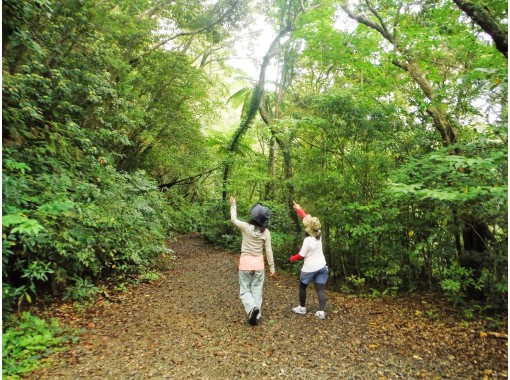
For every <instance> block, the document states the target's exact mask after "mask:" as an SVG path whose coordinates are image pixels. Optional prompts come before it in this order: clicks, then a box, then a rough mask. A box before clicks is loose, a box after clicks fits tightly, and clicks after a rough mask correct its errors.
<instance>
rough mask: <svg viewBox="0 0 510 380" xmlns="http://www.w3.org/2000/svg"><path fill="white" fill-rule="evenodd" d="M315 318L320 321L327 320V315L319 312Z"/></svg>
mask: <svg viewBox="0 0 510 380" xmlns="http://www.w3.org/2000/svg"><path fill="white" fill-rule="evenodd" d="M315 316H316V317H317V318H319V319H326V313H325V312H323V311H321V310H319V311H318V312H316V313H315Z"/></svg>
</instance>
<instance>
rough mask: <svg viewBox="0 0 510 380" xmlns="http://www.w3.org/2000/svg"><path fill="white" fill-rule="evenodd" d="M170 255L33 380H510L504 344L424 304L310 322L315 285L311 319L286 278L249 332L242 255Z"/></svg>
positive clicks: (206, 248)
mask: <svg viewBox="0 0 510 380" xmlns="http://www.w3.org/2000/svg"><path fill="white" fill-rule="evenodd" d="M170 245H171V248H172V249H174V250H175V251H176V254H177V259H176V261H175V266H174V267H173V268H172V269H170V270H168V271H166V272H165V273H164V278H162V279H160V280H158V281H157V282H155V283H152V284H142V285H140V286H136V287H132V288H130V289H129V290H128V291H126V292H123V293H122V294H121V295H120V296H119V297H121V299H122V302H119V303H115V302H109V301H108V300H104V299H103V300H101V301H100V302H98V303H97V304H96V305H95V306H94V307H93V308H92V309H91V310H89V311H87V312H86V313H83V314H82V315H80V316H75V317H74V318H73V320H72V321H65V322H67V323H70V324H73V323H74V324H75V325H76V326H79V327H83V328H84V329H85V332H84V333H83V334H82V335H81V338H80V341H79V342H78V343H77V344H76V345H75V346H73V347H72V348H70V349H69V350H68V351H66V352H64V353H61V354H58V355H56V356H55V357H54V358H53V359H52V363H51V364H50V365H49V366H48V367H47V368H44V369H41V370H38V371H36V372H34V373H32V374H31V375H29V376H27V378H31V379H52V380H54V379H69V380H71V379H72V380H74V379H116V380H118V379H133V380H136V379H179V380H180V379H255V378H257V379H285V378H289V379H376V380H384V379H505V378H507V370H508V365H507V363H508V356H507V352H508V351H507V350H508V345H507V341H506V340H505V339H497V338H491V336H490V335H488V336H485V334H483V331H482V327H481V326H480V327H476V326H478V325H476V324H470V325H469V326H467V325H466V324H462V323H459V322H458V321H456V320H455V319H454V318H453V316H451V315H449V314H448V312H447V311H444V310H442V309H440V308H438V306H437V305H433V304H431V303H430V302H428V301H427V300H426V299H425V298H421V299H417V298H413V299H412V300H411V299H409V298H391V297H382V298H375V299H370V298H358V297H348V296H347V295H342V294H339V293H335V292H332V291H328V292H327V297H328V301H327V306H326V315H327V319H326V320H323V321H321V320H318V319H317V318H316V317H315V316H314V315H313V314H314V312H315V310H316V305H317V297H316V295H315V292H314V289H313V286H312V287H311V289H310V290H309V292H308V305H307V306H308V307H309V313H308V314H306V315H304V316H302V315H295V314H294V313H292V311H291V310H290V309H291V307H293V306H296V302H297V296H298V294H297V291H298V289H297V278H296V277H295V276H292V275H288V274H281V273H280V274H277V276H275V277H273V278H270V277H269V276H267V277H266V283H265V290H264V297H265V298H264V303H263V308H262V317H263V321H262V323H261V324H260V325H257V326H249V325H248V324H247V322H246V318H245V316H244V312H243V308H242V306H241V303H240V300H239V298H238V291H239V289H238V280H237V256H236V255H234V254H231V253H227V252H224V251H221V250H218V249H215V248H214V247H213V246H212V245H210V244H208V243H207V242H206V241H205V240H204V239H203V238H202V237H201V236H200V235H197V234H194V235H185V236H181V237H180V238H179V239H177V241H175V242H172V243H170ZM59 312H60V313H63V311H62V310H60V311H55V313H57V314H58V313H59ZM66 315H67V314H66ZM68 318H69V317H68ZM61 323H62V321H61ZM481 333H482V334H481Z"/></svg>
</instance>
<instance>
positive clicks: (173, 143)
mask: <svg viewBox="0 0 510 380" xmlns="http://www.w3.org/2000/svg"><path fill="white" fill-rule="evenodd" d="M2 10H3V24H2V27H3V37H2V38H3V41H2V42H3V48H2V49H3V51H2V53H3V54H2V73H3V75H2V79H3V80H2V95H3V98H2V106H3V108H2V122H3V123H2V143H3V153H2V155H3V160H2V169H3V170H2V197H3V199H2V206H3V207H2V244H3V249H2V264H3V265H2V274H3V277H2V281H3V284H2V289H3V290H2V295H3V308H4V312H7V313H9V312H11V311H13V310H15V309H16V308H22V307H24V306H27V305H29V304H31V303H33V302H34V300H39V301H42V302H46V301H49V300H51V299H52V298H53V297H64V298H68V299H72V300H76V301H83V300H85V299H88V298H90V297H93V295H94V294H95V293H97V292H98V291H99V289H100V284H104V283H105V282H107V281H109V282H115V283H123V282H126V281H129V280H130V279H133V278H136V276H141V275H143V274H144V273H148V272H150V271H151V270H154V268H155V266H156V265H157V263H158V260H159V258H161V256H162V255H166V256H171V255H172V254H173V253H172V251H171V250H169V249H168V248H166V244H165V241H166V240H167V239H168V238H171V237H173V236H176V235H178V234H181V233H187V232H197V231H198V232H202V233H203V234H204V235H205V236H206V237H207V238H208V239H209V240H211V241H212V242H214V243H215V244H221V245H224V246H227V247H230V248H232V249H233V250H235V249H236V247H238V246H239V241H238V240H237V239H239V237H238V236H237V234H235V233H234V231H233V229H232V226H231V225H230V223H229V215H228V196H230V195H235V196H236V198H237V200H238V210H239V217H240V218H241V219H243V218H244V219H246V218H247V216H248V210H249V207H250V206H251V205H252V204H254V203H255V202H258V201H260V202H262V203H264V204H265V205H267V206H268V207H270V209H271V210H272V212H273V214H272V215H273V217H272V219H271V224H270V229H271V233H272V236H273V250H274V252H275V261H276V264H277V266H278V267H279V269H280V270H288V271H293V270H296V268H295V267H294V264H291V263H290V262H288V257H289V255H291V254H294V253H296V252H297V250H298V249H299V243H300V241H302V236H303V233H304V231H303V229H302V226H301V225H300V223H299V220H297V218H296V215H295V213H294V212H293V210H292V201H293V200H296V201H298V202H299V203H300V204H301V205H302V206H303V207H304V208H305V209H306V210H307V212H310V213H311V214H313V215H314V216H317V217H318V218H319V219H320V220H321V223H322V225H323V239H324V247H325V254H326V258H327V261H328V265H329V267H330V271H331V273H332V278H333V281H332V284H333V285H332V286H334V288H335V289H336V290H339V291H342V292H347V293H348V292H354V291H360V290H363V291H371V292H372V293H374V294H389V293H396V292H399V291H412V292H414V291H435V292H438V293H440V294H442V295H443V296H444V297H446V298H447V299H448V300H449V301H450V302H452V304H454V305H455V306H458V307H460V308H462V309H463V310H465V312H466V315H472V314H473V313H474V312H475V311H479V310H488V311H504V310H506V309H507V294H508V287H507V283H508V279H507V273H508V269H507V260H508V252H507V245H508V225H507V223H508V220H507V215H508V214H507V211H508V196H507V191H508V187H507V185H508V182H507V176H508V173H507V162H508V155H507V143H508V142H507V136H508V134H507V127H508V123H507V120H508V105H507V99H508V74H507V67H508V61H507V34H508V31H507V29H508V25H507V18H508V15H507V3H506V1H497V0H486V1H483V2H482V1H480V0H472V1H460V0H439V1H437V0H434V1H429V0H415V1H397V0H360V1H341V0H323V1H313V0H312V1H309V0H301V1H295V0H260V1H259V0H257V1H247V0H216V1H206V2H204V1H198V0H190V1H171V2H170V1H164V0H149V1H148V0H125V1H111V0H103V1H90V0H68V1H59V0H28V1H21V0H7V1H4V2H3V3H2ZM260 20H263V22H264V24H263V25H261V26H260V27H259V29H260V28H262V29H270V30H271V31H272V32H274V33H270V35H271V38H270V39H269V40H267V39H266V40H257V38H258V35H257V33H256V32H257V25H258V24H257V22H256V21H259V22H260ZM259 32H260V30H259ZM265 34H266V35H267V33H265ZM259 36H260V34H259ZM255 42H257V43H258V46H261V47H262V49H263V54H262V56H260V57H255V56H253V55H251V54H252V53H253V52H254V51H255V49H254V48H253V46H254V45H253V44H255ZM243 44H244V45H243ZM250 44H252V45H250ZM250 46H252V47H250ZM241 47H242V49H241ZM246 54H248V57H244V58H248V59H251V60H252V61H253V60H255V62H256V68H257V72H256V75H255V76H253V75H251V76H250V75H249V74H250V73H247V72H245V71H246V70H245V71H243V70H241V69H240V68H239V67H243V64H241V65H239V64H237V65H234V64H233V62H236V61H237V62H247V63H246V64H245V65H244V66H245V67H249V66H250V65H251V63H249V62H252V61H239V58H241V56H242V55H246ZM250 55H251V56H250ZM473 305H474V306H473ZM475 306H476V307H475Z"/></svg>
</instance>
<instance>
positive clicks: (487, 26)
mask: <svg viewBox="0 0 510 380" xmlns="http://www.w3.org/2000/svg"><path fill="white" fill-rule="evenodd" d="M453 2H454V3H455V4H457V6H458V7H459V8H460V9H461V10H462V11H463V12H464V13H465V14H467V15H468V16H469V17H470V18H471V20H473V22H475V23H476V24H478V25H479V26H480V27H481V28H482V29H483V30H484V32H485V33H487V34H488V35H489V36H491V38H492V40H493V41H494V43H495V45H496V49H498V50H499V51H500V52H501V53H502V54H503V55H504V56H505V58H507V59H508V27H507V26H506V25H505V24H502V23H500V22H499V21H498V20H497V19H496V18H495V17H494V16H493V15H492V14H491V10H490V9H488V7H487V6H485V5H484V4H483V2H482V5H483V6H479V5H478V4H475V3H474V2H473V1H469V0H453Z"/></svg>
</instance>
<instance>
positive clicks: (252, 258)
mask: <svg viewBox="0 0 510 380" xmlns="http://www.w3.org/2000/svg"><path fill="white" fill-rule="evenodd" d="M230 220H231V221H232V223H234V224H235V225H236V226H237V227H238V228H239V229H240V230H241V234H242V236H243V242H242V243H241V257H240V258H239V269H240V270H263V269H264V250H265V251H266V258H267V263H268V265H269V271H270V272H271V273H274V260H273V249H272V247H271V232H269V230H268V229H267V228H266V229H265V230H264V232H260V231H259V229H258V228H256V227H255V226H254V225H253V224H249V223H246V222H243V221H241V220H239V219H237V208H236V204H235V202H234V203H232V204H231V205H230Z"/></svg>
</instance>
